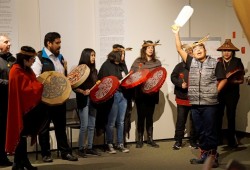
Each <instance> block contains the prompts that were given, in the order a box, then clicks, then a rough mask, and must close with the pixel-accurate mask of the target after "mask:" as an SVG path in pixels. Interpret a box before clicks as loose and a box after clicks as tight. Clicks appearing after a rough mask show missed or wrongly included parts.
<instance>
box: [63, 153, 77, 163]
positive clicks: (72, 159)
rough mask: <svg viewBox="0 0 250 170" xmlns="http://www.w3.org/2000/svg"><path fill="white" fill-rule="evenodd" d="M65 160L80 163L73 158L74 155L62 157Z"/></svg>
mask: <svg viewBox="0 0 250 170" xmlns="http://www.w3.org/2000/svg"><path fill="white" fill-rule="evenodd" d="M62 159H63V160H68V161H78V158H77V157H75V156H73V155H72V154H70V153H68V154H67V155H62Z"/></svg>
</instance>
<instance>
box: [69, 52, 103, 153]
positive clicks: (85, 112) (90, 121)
mask: <svg viewBox="0 0 250 170" xmlns="http://www.w3.org/2000/svg"><path fill="white" fill-rule="evenodd" d="M95 55H96V53H95V51H94V50H93V49H91V48H85V49H84V50H83V51H82V54H81V58H80V60H79V64H78V65H81V64H86V65H87V66H88V67H89V69H90V73H89V75H88V77H87V79H86V80H85V81H84V82H83V83H82V84H81V85H79V86H78V87H77V88H76V89H74V91H75V92H76V101H77V107H78V110H79V118H80V124H81V125H80V131H79V141H78V146H79V154H80V155H81V156H83V157H86V155H96V156H100V153H99V152H97V151H96V150H95V149H93V139H94V132H95V121H96V112H97V110H96V104H94V103H93V102H92V101H91V100H90V97H89V93H90V89H91V88H92V87H93V86H94V85H95V84H96V82H97V69H96V67H95ZM86 134H87V135H86ZM86 136H88V144H87V147H85V138H86Z"/></svg>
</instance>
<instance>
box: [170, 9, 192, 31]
mask: <svg viewBox="0 0 250 170" xmlns="http://www.w3.org/2000/svg"><path fill="white" fill-rule="evenodd" d="M193 12H194V9H193V8H192V7H191V6H189V5H186V6H184V7H183V8H182V9H181V11H180V13H179V14H178V16H177V18H176V20H175V21H174V25H173V26H172V28H173V29H175V28H177V27H182V26H183V25H184V24H185V23H186V22H187V21H188V20H189V18H190V17H191V16H192V14H193Z"/></svg>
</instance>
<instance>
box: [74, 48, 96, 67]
mask: <svg viewBox="0 0 250 170" xmlns="http://www.w3.org/2000/svg"><path fill="white" fill-rule="evenodd" d="M92 52H94V53H95V50H93V49H92V48H85V49H83V50H82V54H81V58H80V60H79V63H78V65H81V64H86V65H87V66H88V67H89V68H90V70H95V63H93V64H92V63H91V62H90V55H91V53H92Z"/></svg>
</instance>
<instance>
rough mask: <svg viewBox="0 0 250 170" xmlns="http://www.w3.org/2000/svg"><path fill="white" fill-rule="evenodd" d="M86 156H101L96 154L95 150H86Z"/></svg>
mask: <svg viewBox="0 0 250 170" xmlns="http://www.w3.org/2000/svg"><path fill="white" fill-rule="evenodd" d="M86 155H94V156H101V153H99V152H97V151H96V150H95V149H86Z"/></svg>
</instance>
